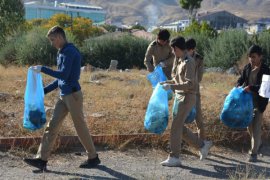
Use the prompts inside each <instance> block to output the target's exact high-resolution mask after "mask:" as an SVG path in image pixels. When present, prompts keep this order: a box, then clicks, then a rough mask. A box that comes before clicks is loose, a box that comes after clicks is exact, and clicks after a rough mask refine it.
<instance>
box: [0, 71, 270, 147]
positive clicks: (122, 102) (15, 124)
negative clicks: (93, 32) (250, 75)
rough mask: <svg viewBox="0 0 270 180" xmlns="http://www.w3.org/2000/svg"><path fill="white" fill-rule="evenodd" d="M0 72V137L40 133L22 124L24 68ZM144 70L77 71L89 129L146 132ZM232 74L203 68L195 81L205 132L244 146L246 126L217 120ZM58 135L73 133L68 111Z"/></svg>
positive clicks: (50, 101) (50, 100)
mask: <svg viewBox="0 0 270 180" xmlns="http://www.w3.org/2000/svg"><path fill="white" fill-rule="evenodd" d="M0 71H1V74H0V80H1V90H0V91H1V92H0V110H1V111H0V113H1V114H0V115H1V116H0V117H1V118H0V136H1V137H20V136H29V137H32V136H41V135H42V133H43V129H40V130H37V131H35V132H31V131H28V130H25V129H24V128H23V127H22V121H23V111H24V91H25V86H26V77H27V68H26V67H8V68H4V67H2V66H0ZM146 74H147V72H146V71H144V70H141V71H140V70H136V69H133V70H131V71H130V72H116V71H109V72H107V71H94V72H83V73H82V75H81V79H80V83H81V86H82V91H83V95H84V113H85V120H86V122H87V125H88V127H89V129H90V132H91V134H93V135H101V134H135V133H148V132H147V131H146V130H145V129H144V125H143V123H144V116H145V112H146V108H147V105H148V102H149V99H150V96H151V94H152V88H151V85H150V83H149V82H148V81H147V79H146ZM42 76H43V81H44V84H47V83H49V82H50V81H52V80H53V79H52V78H50V77H49V76H47V75H45V74H42ZM237 78H238V77H237V76H233V75H226V74H220V73H206V74H205V75H204V78H203V81H202V83H201V97H202V112H203V119H204V121H205V128H206V134H207V136H208V138H209V139H211V140H213V141H214V142H215V143H216V144H222V145H226V144H231V143H232V142H235V143H241V144H243V145H246V144H248V143H249V137H247V133H246V130H240V131H239V130H235V129H230V128H228V127H226V126H224V125H223V124H222V123H221V121H220V120H219V115H220V112H221V110H222V107H223V103H224V100H225V97H226V95H227V94H228V93H229V91H230V90H231V89H232V88H233V86H234V85H235V82H236V80H237ZM93 81H99V83H93ZM58 95H59V92H58V91H54V92H51V93H49V94H48V95H46V96H45V105H46V106H48V107H52V108H53V106H54V105H55V102H56V100H57V97H58ZM169 103H170V104H169V105H170V120H169V126H168V128H167V130H166V131H165V134H168V133H169V130H170V126H171V120H172V117H171V114H172V113H171V109H172V104H173V101H170V102H169ZM268 109H269V107H268V108H267V110H266V111H265V113H264V126H263V128H264V131H265V132H269V131H268V130H269V128H268V127H269V120H268V119H269V117H270V114H269V110H268ZM50 114H51V113H48V116H47V122H48V121H49V119H50ZM189 127H190V128H192V129H193V130H194V131H196V126H195V125H194V124H191V125H189ZM265 134H267V135H268V134H269V133H265ZM60 135H76V132H75V128H74V126H73V122H72V120H71V117H70V116H69V115H68V116H67V117H66V119H65V121H64V123H63V127H62V128H61V130H60ZM161 139H162V140H163V142H150V143H149V142H147V140H145V141H146V142H145V143H146V144H151V143H152V144H151V145H152V146H156V145H160V146H165V145H164V143H166V142H167V140H168V139H167V138H161ZM140 141H144V140H140ZM131 142H134V143H135V142H136V143H138V142H137V140H130V141H128V142H126V144H122V143H117V142H113V141H112V142H111V144H118V145H119V146H122V147H125V146H126V145H127V144H131ZM108 144H110V141H108Z"/></svg>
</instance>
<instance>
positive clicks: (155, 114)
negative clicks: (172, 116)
mask: <svg viewBox="0 0 270 180" xmlns="http://www.w3.org/2000/svg"><path fill="white" fill-rule="evenodd" d="M168 119H169V105H168V93H167V91H166V90H164V89H163V88H162V85H160V84H159V83H158V84H157V86H156V87H155V89H154V91H153V93H152V96H151V98H150V100H149V103H148V106H147V110H146V114H145V119H144V127H145V129H147V130H148V131H150V132H152V133H155V134H162V133H163V132H164V131H165V129H166V128H167V126H168Z"/></svg>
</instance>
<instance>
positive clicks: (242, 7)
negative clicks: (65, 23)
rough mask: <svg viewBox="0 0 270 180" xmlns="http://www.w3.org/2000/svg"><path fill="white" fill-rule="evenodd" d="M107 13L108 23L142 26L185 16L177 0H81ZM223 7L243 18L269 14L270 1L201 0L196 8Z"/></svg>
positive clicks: (217, 8) (218, 8)
mask: <svg viewBox="0 0 270 180" xmlns="http://www.w3.org/2000/svg"><path fill="white" fill-rule="evenodd" d="M85 1H86V2H89V3H91V4H96V5H99V6H101V7H103V8H104V9H106V10H107V12H108V17H107V18H108V19H109V20H110V21H111V22H112V23H117V22H119V23H120V22H122V23H124V24H131V23H135V22H139V23H141V24H143V25H145V26H149V25H153V24H163V23H166V22H171V21H174V20H178V19H182V18H186V17H187V11H185V10H183V9H182V8H181V7H180V6H179V0H85ZM213 10H227V11H229V12H231V13H234V14H236V15H238V16H240V17H243V18H246V19H247V20H254V19H258V18H265V17H270V0H204V1H203V2H202V7H201V8H200V9H199V12H200V11H213Z"/></svg>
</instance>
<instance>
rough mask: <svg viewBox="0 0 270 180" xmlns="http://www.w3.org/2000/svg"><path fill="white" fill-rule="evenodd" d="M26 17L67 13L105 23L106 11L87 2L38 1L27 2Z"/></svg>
mask: <svg viewBox="0 0 270 180" xmlns="http://www.w3.org/2000/svg"><path fill="white" fill-rule="evenodd" d="M24 6H25V18H26V19H27V20H31V19H36V18H43V19H49V18H50V17H52V16H53V15H55V14H67V15H70V16H71V17H85V18H89V19H91V20H92V21H93V23H94V24H104V23H105V19H106V11H105V10H103V8H102V7H99V6H92V5H89V4H86V3H57V1H55V2H54V3H47V2H46V1H45V3H39V2H36V1H32V2H26V3H24Z"/></svg>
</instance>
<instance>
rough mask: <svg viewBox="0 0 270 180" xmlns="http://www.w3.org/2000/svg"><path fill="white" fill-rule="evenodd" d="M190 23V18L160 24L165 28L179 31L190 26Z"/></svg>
mask: <svg viewBox="0 0 270 180" xmlns="http://www.w3.org/2000/svg"><path fill="white" fill-rule="evenodd" d="M189 24H190V21H189V20H179V21H175V22H172V23H169V24H165V25H163V26H160V28H164V29H168V30H172V31H175V32H178V31H182V30H185V29H186V27H188V26H189Z"/></svg>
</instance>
